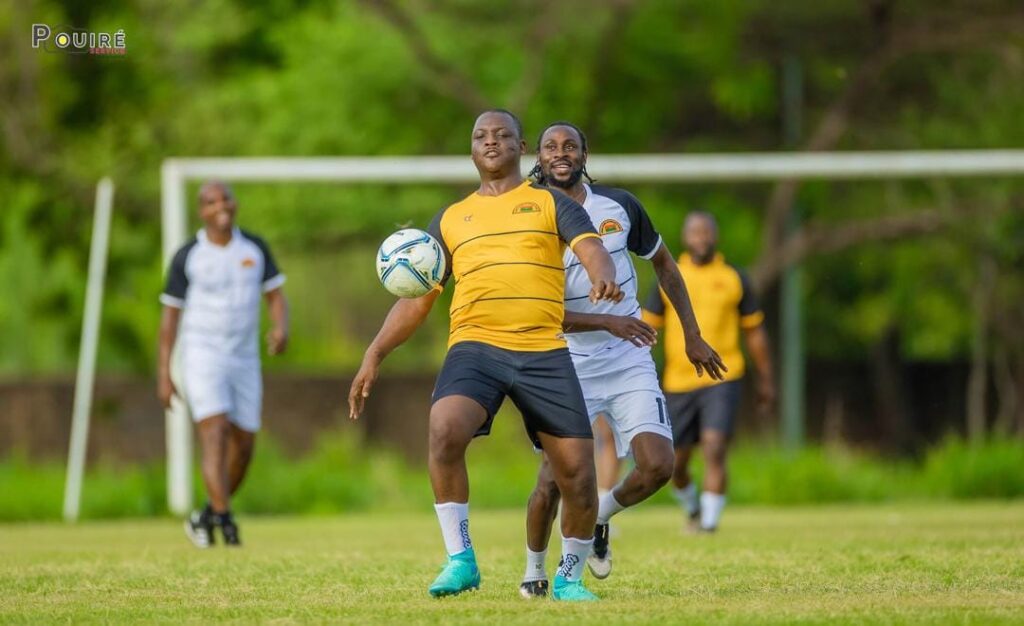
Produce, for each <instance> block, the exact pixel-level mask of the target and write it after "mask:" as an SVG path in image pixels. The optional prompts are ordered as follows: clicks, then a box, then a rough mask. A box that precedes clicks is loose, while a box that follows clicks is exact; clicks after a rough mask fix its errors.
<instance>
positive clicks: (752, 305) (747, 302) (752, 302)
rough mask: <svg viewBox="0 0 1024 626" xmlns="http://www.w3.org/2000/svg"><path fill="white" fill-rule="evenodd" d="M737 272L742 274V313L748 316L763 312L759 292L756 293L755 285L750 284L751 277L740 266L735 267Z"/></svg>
mask: <svg viewBox="0 0 1024 626" xmlns="http://www.w3.org/2000/svg"><path fill="white" fill-rule="evenodd" d="M733 269H734V270H736V273H737V274H739V276H740V286H741V287H742V289H743V295H742V296H741V297H740V306H739V308H740V315H742V316H744V317H746V316H747V315H753V314H755V313H760V312H761V303H760V302H758V300H757V294H755V293H754V287H753V286H752V285H751V284H750V278H749V277H748V276H747V273H746V272H744V271H743V270H741V269H739V268H738V267H733Z"/></svg>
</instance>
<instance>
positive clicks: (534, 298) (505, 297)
mask: <svg viewBox="0 0 1024 626" xmlns="http://www.w3.org/2000/svg"><path fill="white" fill-rule="evenodd" d="M487 300H543V301H544V302H554V303H555V304H562V301H561V300H552V299H551V298H538V297H536V296H498V297H495V298H477V299H476V300H473V301H472V302H467V303H466V304H463V305H462V306H460V307H459V308H457V309H452V310H451V311H449V312H448V315H449V316H450V315H452V314H453V313H455V312H456V311H461V310H462V309H464V308H466V307H467V306H469V305H471V304H476V303H477V302H485V301H487Z"/></svg>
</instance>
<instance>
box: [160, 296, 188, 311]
mask: <svg viewBox="0 0 1024 626" xmlns="http://www.w3.org/2000/svg"><path fill="white" fill-rule="evenodd" d="M160 304H163V305H164V306H171V307H174V308H176V309H184V308H185V301H184V300H182V299H181V298H175V297H174V296H172V295H170V294H167V293H162V294H160Z"/></svg>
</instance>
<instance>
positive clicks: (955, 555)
mask: <svg viewBox="0 0 1024 626" xmlns="http://www.w3.org/2000/svg"><path fill="white" fill-rule="evenodd" d="M617 519H618V521H619V523H618V527H619V531H620V532H619V535H618V536H617V537H616V538H614V539H613V544H612V545H613V548H614V550H615V571H614V573H613V574H612V577H611V578H609V579H608V580H606V581H592V580H591V581H589V583H590V586H591V588H592V589H593V590H594V591H596V592H597V593H599V594H600V595H601V596H602V597H603V598H604V600H603V601H602V602H600V603H598V604H596V605H590V606H572V605H559V604H556V603H554V602H551V601H534V602H529V603H528V602H526V601H524V600H521V599H520V598H519V597H518V595H517V593H516V587H517V584H518V582H519V576H520V574H521V572H522V568H523V530H522V525H523V518H522V512H521V511H519V510H514V511H483V512H477V513H474V515H473V517H472V531H473V535H474V540H475V543H476V548H477V552H478V554H479V557H480V564H481V569H482V572H483V577H484V580H483V586H482V588H481V590H480V591H479V592H476V593H471V594H464V595H463V596H459V597H455V598H447V599H444V600H433V599H431V598H429V597H428V596H427V595H426V586H427V584H428V583H429V582H430V580H431V579H432V577H433V576H434V574H435V573H436V571H437V567H438V565H439V564H440V563H441V560H442V554H441V540H440V537H439V533H438V531H437V528H436V522H435V520H434V517H433V514H432V512H430V511H429V510H427V511H423V510H420V511H418V512H416V513H410V514H401V515H399V514H385V513H358V514H352V515H347V516H332V517H303V518H274V517H243V518H242V519H240V522H241V523H242V529H243V533H244V534H243V539H244V540H245V542H246V545H245V547H243V548H242V549H239V550H228V549H225V548H222V547H219V546H218V547H217V548H215V549H212V550H208V551H205V552H204V551H198V550H195V549H194V548H192V547H191V546H190V545H189V544H188V543H187V542H186V540H185V538H184V535H183V533H182V532H181V529H180V527H179V523H178V522H176V521H171V520H166V519H165V520H145V521H132V520H126V521H115V522H88V523H83V524H81V525H78V526H61V525H58V524H50V523H47V524H31V525H30V524H14V525H10V524H8V525H0V557H2V558H0V589H3V594H0V622H5V623H31V624H37V623H56V622H69V621H70V622H76V623H77V622H114V623H120V622H129V621H146V622H151V621H159V622H182V621H190V622H211V621H217V622H221V621H233V622H237V623H252V622H267V621H275V622H279V623H295V622H321V623H322V622H329V623H357V624H365V623H446V624H482V623H486V624H489V625H492V626H498V625H504V624H538V623H558V624H560V625H562V624H576V623H579V624H619V623H630V624H641V623H659V624H698V623H719V624H723V623H728V624H792V623H800V624H811V623H814V624H936V623H941V624H1010V623H1024V503H1022V502H981V503H978V502H974V503H960V504H916V505H899V506H895V505H856V506H849V505H846V506H824V507H816V508H807V507H788V508H785V509H779V508H766V507H731V508H730V509H729V510H727V511H726V516H725V518H724V519H725V522H724V528H723V529H722V531H720V532H719V534H718V535H716V536H711V537H704V536H701V537H694V536H688V535H684V534H683V533H681V532H680V527H681V515H680V513H679V512H678V511H677V510H676V509H674V508H671V507H657V506H654V507H651V506H645V507H641V508H640V509H638V510H636V511H630V512H627V513H625V514H623V515H622V516H620V517H619V518H617ZM556 558H557V556H556V555H554V554H551V555H549V568H550V567H553V566H554V561H555V560H556Z"/></svg>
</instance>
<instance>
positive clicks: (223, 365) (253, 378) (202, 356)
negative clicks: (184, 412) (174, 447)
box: [181, 351, 263, 432]
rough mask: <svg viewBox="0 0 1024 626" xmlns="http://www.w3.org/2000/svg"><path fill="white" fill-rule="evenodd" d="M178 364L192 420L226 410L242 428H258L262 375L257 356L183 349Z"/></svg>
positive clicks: (229, 416)
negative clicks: (215, 353) (253, 357)
mask: <svg viewBox="0 0 1024 626" xmlns="http://www.w3.org/2000/svg"><path fill="white" fill-rule="evenodd" d="M181 365H182V379H183V380H184V383H185V389H184V394H185V400H186V402H188V407H189V410H190V411H191V413H192V420H193V421H195V422H201V421H202V420H204V419H206V418H208V417H213V416H214V415H220V414H222V413H226V414H227V416H228V421H230V422H231V423H232V424H234V425H235V426H238V427H239V428H241V429H242V430H247V431H249V432H256V431H258V430H259V429H260V413H261V411H262V409H263V406H262V405H263V376H262V374H261V372H260V362H259V360H258V359H256V360H254V359H236V358H225V357H223V356H218V355H211V354H210V353H209V352H206V351H185V352H183V354H182V359H181Z"/></svg>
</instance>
